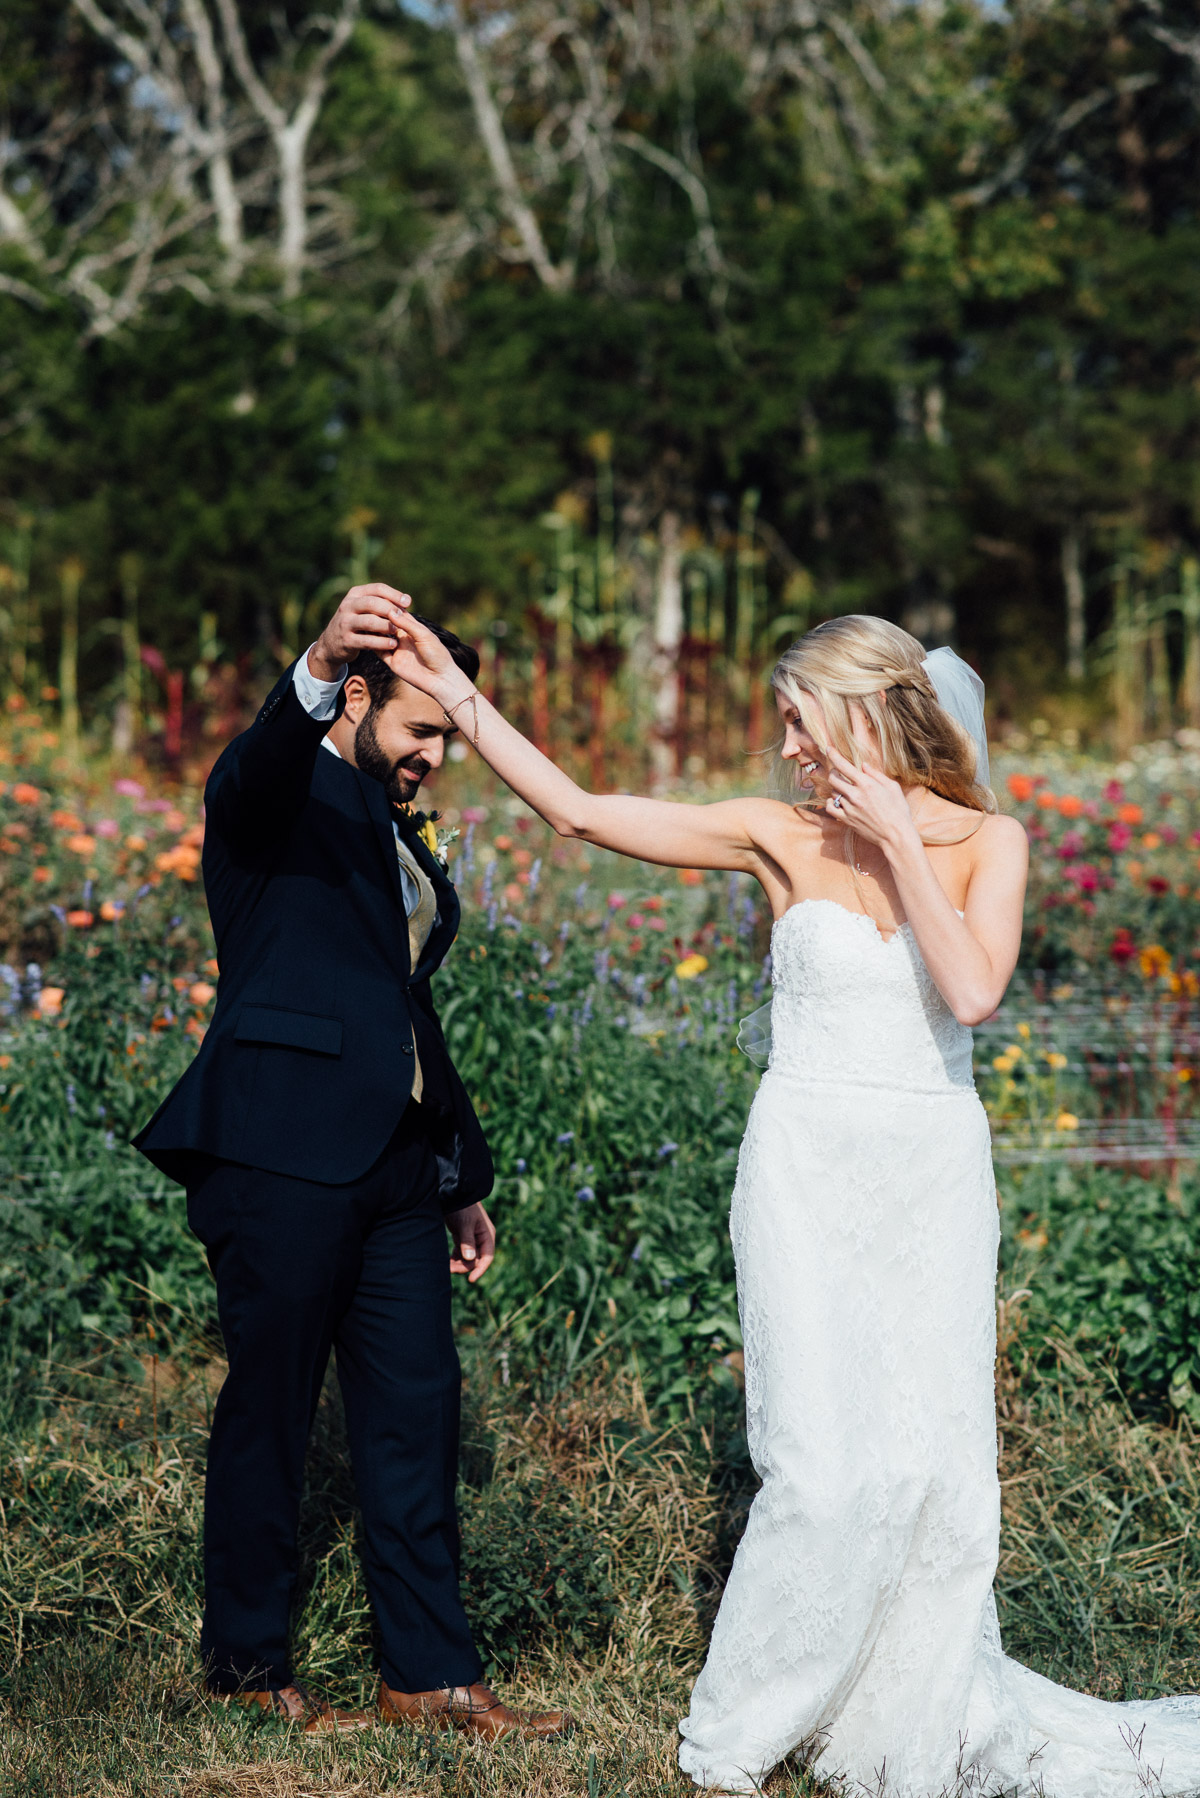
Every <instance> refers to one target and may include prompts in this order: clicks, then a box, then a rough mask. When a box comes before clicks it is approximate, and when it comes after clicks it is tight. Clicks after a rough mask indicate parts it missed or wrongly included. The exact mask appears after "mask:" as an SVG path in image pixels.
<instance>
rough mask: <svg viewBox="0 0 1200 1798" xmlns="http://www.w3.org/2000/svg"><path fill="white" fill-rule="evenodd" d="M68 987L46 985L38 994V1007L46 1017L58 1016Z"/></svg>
mask: <svg viewBox="0 0 1200 1798" xmlns="http://www.w3.org/2000/svg"><path fill="white" fill-rule="evenodd" d="M66 996H67V992H66V988H65V987H62V986H44V987H43V988H42V990H41V992H40V993H39V994H38V1002H37V1008H38V1011H39V1013H40V1014H41V1016H42V1017H44V1018H56V1017H57V1016H58V1014H59V1012H60V1011H61V1010H62V1002H63V1000H64V999H65V998H66Z"/></svg>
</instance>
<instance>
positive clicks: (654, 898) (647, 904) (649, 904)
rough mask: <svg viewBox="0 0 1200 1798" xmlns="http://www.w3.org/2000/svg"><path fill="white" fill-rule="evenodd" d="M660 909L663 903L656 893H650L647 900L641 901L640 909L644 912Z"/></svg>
mask: <svg viewBox="0 0 1200 1798" xmlns="http://www.w3.org/2000/svg"><path fill="white" fill-rule="evenodd" d="M662 908H663V902H662V899H661V897H660V895H659V894H658V893H651V895H650V897H649V898H648V899H643V901H642V909H643V910H644V911H661V910H662Z"/></svg>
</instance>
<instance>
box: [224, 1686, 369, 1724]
mask: <svg viewBox="0 0 1200 1798" xmlns="http://www.w3.org/2000/svg"><path fill="white" fill-rule="evenodd" d="M229 1696H230V1698H231V1699H232V1702H233V1703H234V1704H242V1705H245V1706H246V1708H247V1710H260V1711H267V1712H268V1713H269V1714H270V1715H271V1716H272V1717H286V1719H287V1721H288V1722H289V1723H299V1724H300V1726H301V1727H302V1729H303V1730H304V1733H305V1735H306V1736H319V1735H333V1734H334V1733H336V1732H341V1731H345V1730H351V1729H369V1728H370V1726H371V1719H370V1717H368V1716H367V1714H366V1712H365V1711H335V1710H334V1708H333V1706H332V1705H331V1704H330V1702H329V1700H328V1699H327V1698H318V1697H317V1696H316V1694H315V1693H313V1692H310V1691H309V1689H308V1687H307V1686H302V1685H301V1684H300V1683H299V1681H296V1682H295V1683H294V1684H292V1685H290V1686H271V1687H269V1688H268V1689H267V1690H266V1691H265V1692H235V1693H232V1694H230V1695H229ZM228 1701H229V1700H228V1699H227V1702H228Z"/></svg>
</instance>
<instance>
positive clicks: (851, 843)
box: [845, 787, 929, 879]
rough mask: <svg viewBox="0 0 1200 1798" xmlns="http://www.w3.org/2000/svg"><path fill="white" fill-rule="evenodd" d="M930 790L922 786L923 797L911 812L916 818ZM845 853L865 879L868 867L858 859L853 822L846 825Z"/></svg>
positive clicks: (852, 866) (853, 866) (856, 871)
mask: <svg viewBox="0 0 1200 1798" xmlns="http://www.w3.org/2000/svg"><path fill="white" fill-rule="evenodd" d="M928 791H929V788H928V787H922V788H921V797H920V798H919V799H918V800H917V803H916V804H915V805H914V806H912V807H911V808H910V809H911V812H912V816H913V817H914V818H915V817H916V815H917V813H918V812H919V811H920V809H921V807H922V806H923V805H924V803H925V795H926V794H927V793H928ZM845 855H846V860H847V861H848V862H849V864H850V866H851V868H852V869H853V870H854V872H855V873H856V874H861V875H862V876H863V878H864V879H865V878H866V875H867V870H866V868H864V867H863V865H862V863H861V862H860V861H859V859H858V850H857V848H856V846H855V836H854V826H853V825H852V824H847V826H846V836H845Z"/></svg>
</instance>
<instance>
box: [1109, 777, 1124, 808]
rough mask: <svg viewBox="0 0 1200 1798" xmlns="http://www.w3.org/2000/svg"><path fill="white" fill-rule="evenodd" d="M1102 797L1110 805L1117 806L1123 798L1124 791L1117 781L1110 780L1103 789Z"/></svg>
mask: <svg viewBox="0 0 1200 1798" xmlns="http://www.w3.org/2000/svg"><path fill="white" fill-rule="evenodd" d="M1104 797H1105V798H1106V799H1107V800H1108V802H1109V804H1110V805H1117V804H1119V802H1120V801H1121V800H1122V799H1124V797H1125V789H1124V787H1123V786H1122V785H1121V783H1120V781H1119V780H1110V781H1109V782H1108V784H1107V786H1106V787H1105V789H1104Z"/></svg>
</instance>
